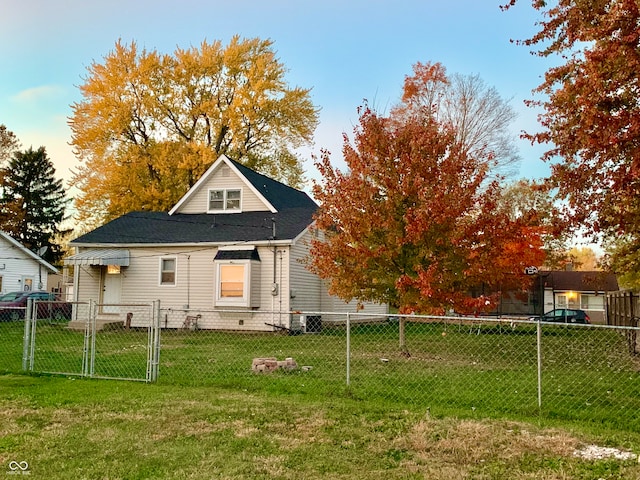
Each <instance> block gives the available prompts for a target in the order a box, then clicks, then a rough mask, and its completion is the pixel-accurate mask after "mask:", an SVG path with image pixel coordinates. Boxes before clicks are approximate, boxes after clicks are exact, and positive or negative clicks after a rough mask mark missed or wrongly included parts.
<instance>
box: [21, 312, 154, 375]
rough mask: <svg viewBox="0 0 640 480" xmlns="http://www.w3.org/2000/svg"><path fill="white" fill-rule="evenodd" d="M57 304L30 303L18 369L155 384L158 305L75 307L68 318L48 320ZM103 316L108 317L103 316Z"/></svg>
mask: <svg viewBox="0 0 640 480" xmlns="http://www.w3.org/2000/svg"><path fill="white" fill-rule="evenodd" d="M52 303H55V302H38V301H30V303H29V304H28V305H27V311H26V312H25V313H26V315H25V326H24V344H23V357H22V368H23V370H25V371H30V372H37V373H48V374H59V375H70V376H81V377H90V378H103V379H116V380H132V381H143V382H155V381H156V380H157V378H158V365H159V360H160V323H159V319H160V313H159V312H160V301H159V300H157V301H154V302H152V303H146V304H128V305H124V304H118V305H106V304H99V303H95V302H93V301H89V302H74V303H73V304H72V305H73V308H72V312H71V315H70V316H71V318H70V319H69V318H52V317H51V316H50V315H47V313H46V312H47V311H50V310H51V308H43V306H49V304H52ZM105 312H106V313H105Z"/></svg>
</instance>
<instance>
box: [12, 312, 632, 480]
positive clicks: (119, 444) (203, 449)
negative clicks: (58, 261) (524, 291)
mask: <svg viewBox="0 0 640 480" xmlns="http://www.w3.org/2000/svg"><path fill="white" fill-rule="evenodd" d="M22 327H23V325H22V324H21V323H10V324H6V323H5V324H0V338H1V339H2V342H1V344H0V362H2V363H0V371H3V372H5V374H4V375H0V475H1V474H2V473H3V469H5V470H6V469H7V468H8V465H9V463H10V462H23V461H26V462H28V463H29V470H30V473H31V476H32V478H40V477H39V476H38V475H41V474H42V475H43V476H42V478H70V477H71V478H88V479H89V478H109V479H115V478H123V479H125V478H126V479H129V478H229V479H231V478H265V479H266V478H283V479H288V478H296V479H299V478H311V479H313V478H323V479H324V478H364V479H368V478H372V479H373V478H380V477H381V476H385V477H388V478H434V479H440V478H442V479H445V478H446V479H456V478H460V479H463V478H464V479H466V478H473V479H484V478H486V479H501V478H504V479H507V478H508V479H512V478H514V479H519V478H522V479H525V478H548V479H556V478H557V479H573V478H577V479H594V480H595V479H600V478H605V479H610V478H611V479H614V478H615V479H618V478H619V479H623V478H624V479H627V478H630V479H633V478H639V479H640V465H639V464H638V462H637V460H619V459H602V460H586V459H582V458H579V457H575V456H574V451H575V450H576V449H579V448H581V447H582V446H584V445H588V444H591V443H595V444H598V445H600V446H611V447H616V448H619V449H622V450H629V451H632V452H634V453H640V433H639V432H640V374H639V370H640V368H639V364H638V358H637V357H635V356H632V355H630V354H629V353H628V352H627V350H626V343H625V338H624V336H623V335H620V333H618V332H616V331H613V330H606V329H600V330H596V329H580V328H572V329H569V328H566V327H563V326H553V327H545V329H544V330H543V335H542V343H541V346H542V348H541V351H540V353H541V356H542V359H543V373H542V392H543V394H542V409H539V408H538V403H537V353H538V352H537V346H536V330H535V326H528V325H521V326H518V328H517V329H515V330H512V329H510V328H504V327H503V326H500V327H497V326H491V325H457V324H425V323H415V324H408V325H407V330H406V348H404V349H401V348H400V346H399V342H398V331H397V325H394V324H393V323H388V324H378V325H358V326H354V327H353V328H352V330H351V332H350V339H351V347H350V362H349V385H348V386H347V384H346V378H347V354H346V331H345V329H344V328H343V327H336V328H324V329H323V332H322V334H318V335H298V336H295V335H292V336H288V335H282V334H259V333H253V334H247V333H244V334H241V333H237V332H213V331H197V332H190V331H175V330H173V331H162V336H161V345H162V348H161V353H160V370H159V371H160V374H159V378H158V382H157V383H155V384H144V383H140V382H122V381H108V380H95V379H93V380H91V379H84V378H81V377H79V376H77V375H80V374H81V373H82V372H83V371H85V370H84V369H87V368H90V369H91V371H93V372H94V375H95V376H101V377H114V378H137V379H144V378H145V373H146V361H147V357H148V351H147V345H148V336H147V332H146V331H135V330H132V331H124V330H113V331H106V332H100V333H99V334H98V335H97V336H96V338H95V344H91V342H89V343H90V344H89V345H87V343H86V342H85V339H84V335H83V333H82V332H71V331H68V330H67V329H66V328H64V324H55V323H46V322H44V323H43V324H42V325H39V326H38V336H37V342H36V345H35V348H34V355H33V363H34V371H38V372H56V373H64V374H66V375H65V376H62V377H51V376H32V377H29V376H16V375H15V373H16V372H19V371H20V370H21V365H22V344H23V340H22ZM87 348H91V349H93V350H95V352H96V356H95V360H94V362H88V363H90V365H87V360H84V361H83V351H84V350H85V349H87ZM255 357H276V358H278V359H279V360H283V359H284V358H286V357H293V358H294V359H295V360H296V361H297V362H298V365H299V366H307V367H311V368H309V369H304V370H303V369H301V368H299V369H297V370H294V371H291V372H285V371H277V372H274V373H271V374H255V373H252V372H251V369H250V367H251V361H252V359H253V358H255ZM5 359H6V361H5ZM12 465H14V467H15V465H16V464H15V463H13V464H12ZM5 467H7V468H5Z"/></svg>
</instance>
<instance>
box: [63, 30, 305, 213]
mask: <svg viewBox="0 0 640 480" xmlns="http://www.w3.org/2000/svg"><path fill="white" fill-rule="evenodd" d="M285 74H286V68H285V67H284V65H283V64H282V63H281V62H280V61H279V60H278V59H277V58H276V54H275V52H274V50H273V42H272V41H270V40H261V39H257V38H256V39H241V38H239V37H237V36H236V37H234V38H232V39H231V41H230V42H229V44H228V45H226V46H224V45H222V44H221V42H219V41H216V42H213V43H207V42H206V41H205V42H202V44H201V45H200V47H199V48H195V47H192V48H189V49H186V50H183V49H180V48H178V49H176V51H175V52H174V53H173V54H171V55H170V54H160V53H158V52H157V51H147V50H144V49H143V50H139V49H138V47H137V45H136V43H135V42H132V43H131V44H123V43H122V42H120V41H118V42H117V43H116V45H115V49H114V50H113V51H112V52H110V53H109V54H108V55H107V56H105V58H104V62H103V63H95V62H94V63H93V64H92V65H91V66H90V67H89V69H88V76H87V78H86V79H85V81H84V84H83V85H81V86H80V90H81V92H82V96H83V99H82V101H80V102H77V103H74V104H73V105H72V109H73V114H72V116H71V118H70V119H69V125H70V127H71V130H72V142H71V143H72V145H73V147H74V151H75V153H76V155H77V156H78V158H79V160H80V166H79V167H78V168H77V170H76V171H75V172H74V176H73V179H72V183H73V184H74V185H75V186H76V187H77V188H78V189H79V190H80V194H79V195H78V196H77V198H76V208H77V210H78V212H79V217H80V219H81V220H85V221H92V222H94V223H95V222H98V223H100V222H102V221H104V220H108V219H111V218H114V217H116V216H118V215H122V214H124V213H127V212H130V211H134V210H154V211H165V210H168V209H170V208H171V206H172V205H173V204H175V202H176V201H177V200H178V199H179V198H180V197H181V196H182V195H183V194H184V193H185V192H186V191H187V190H188V189H189V187H191V186H193V184H194V183H195V182H196V181H197V180H198V178H199V177H200V176H201V175H202V174H203V173H204V171H205V170H206V169H207V168H208V167H209V166H210V165H211V164H212V163H213V162H214V161H215V159H216V158H217V157H218V156H219V155H221V154H226V155H228V156H229V157H231V158H233V159H235V160H238V161H240V162H242V163H243V164H245V165H247V166H248V167H250V168H253V169H256V170H258V171H260V172H262V173H264V174H266V175H269V176H272V177H274V178H276V179H279V180H281V181H283V182H285V183H288V184H289V185H292V186H299V185H300V184H301V182H302V180H303V175H302V167H301V160H300V158H299V157H298V156H297V155H296V149H297V148H298V147H300V146H303V145H306V144H309V143H310V142H311V141H312V138H313V132H314V130H315V128H316V126H317V123H318V108H317V107H315V106H314V105H313V103H312V101H311V98H310V89H305V88H300V87H290V86H289V85H288V84H287V82H286V81H285Z"/></svg>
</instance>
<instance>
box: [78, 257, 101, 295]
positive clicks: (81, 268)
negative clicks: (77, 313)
mask: <svg viewBox="0 0 640 480" xmlns="http://www.w3.org/2000/svg"><path fill="white" fill-rule="evenodd" d="M74 269H75V270H74V271H75V273H74V275H75V276H76V278H77V281H75V282H74V285H75V286H74V292H75V295H76V297H75V300H77V301H79V302H88V301H89V300H93V301H95V302H99V301H100V287H101V270H100V267H94V266H90V265H76V266H75V267H74Z"/></svg>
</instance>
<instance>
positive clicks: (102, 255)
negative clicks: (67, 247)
mask: <svg viewBox="0 0 640 480" xmlns="http://www.w3.org/2000/svg"><path fill="white" fill-rule="evenodd" d="M64 264H65V265H119V266H121V267H128V266H129V250H127V249H123V248H92V249H89V250H84V251H82V252H80V253H76V254H75V255H71V256H70V257H67V258H65V259H64Z"/></svg>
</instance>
